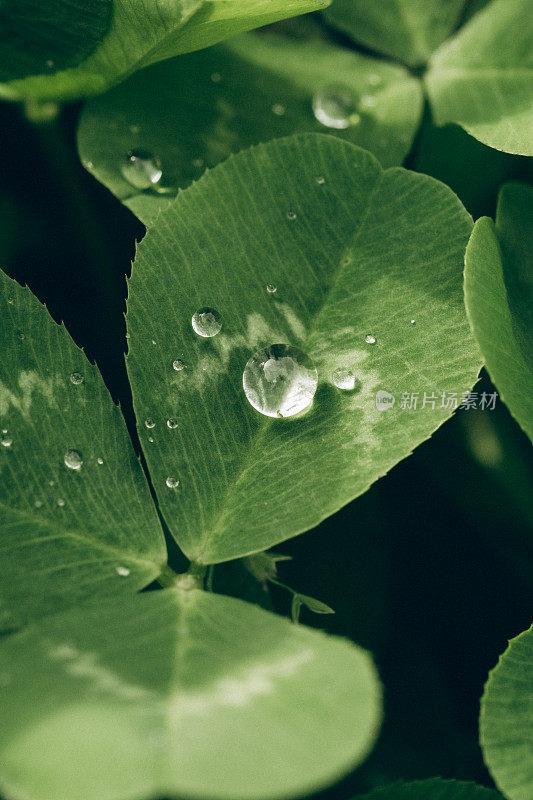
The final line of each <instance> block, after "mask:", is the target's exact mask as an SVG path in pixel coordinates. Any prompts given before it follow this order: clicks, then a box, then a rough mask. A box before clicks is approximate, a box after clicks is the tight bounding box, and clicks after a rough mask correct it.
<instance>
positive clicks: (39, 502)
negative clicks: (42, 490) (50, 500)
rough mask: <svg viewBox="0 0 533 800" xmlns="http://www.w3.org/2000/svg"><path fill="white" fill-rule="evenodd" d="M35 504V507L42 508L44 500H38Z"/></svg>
mask: <svg viewBox="0 0 533 800" xmlns="http://www.w3.org/2000/svg"><path fill="white" fill-rule="evenodd" d="M33 505H34V506H35V508H42V505H43V501H42V500H36V501H35V503H34V504H33Z"/></svg>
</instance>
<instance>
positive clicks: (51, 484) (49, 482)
mask: <svg viewBox="0 0 533 800" xmlns="http://www.w3.org/2000/svg"><path fill="white" fill-rule="evenodd" d="M55 484H56V482H55V481H48V486H55Z"/></svg>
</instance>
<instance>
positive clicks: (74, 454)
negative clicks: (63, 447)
mask: <svg viewBox="0 0 533 800" xmlns="http://www.w3.org/2000/svg"><path fill="white" fill-rule="evenodd" d="M65 466H67V467H68V468H69V469H81V468H82V466H83V458H82V457H81V453H78V451H77V450H67V452H66V453H65Z"/></svg>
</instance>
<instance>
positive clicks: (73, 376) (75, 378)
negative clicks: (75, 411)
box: [70, 372, 85, 386]
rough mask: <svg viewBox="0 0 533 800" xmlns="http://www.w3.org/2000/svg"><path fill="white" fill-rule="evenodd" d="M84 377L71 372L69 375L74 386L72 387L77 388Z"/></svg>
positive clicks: (79, 373)
mask: <svg viewBox="0 0 533 800" xmlns="http://www.w3.org/2000/svg"><path fill="white" fill-rule="evenodd" d="M84 380H85V379H84V377H83V375H82V374H81V372H71V373H70V382H71V383H73V384H74V386H79V385H80V383H83V381H84Z"/></svg>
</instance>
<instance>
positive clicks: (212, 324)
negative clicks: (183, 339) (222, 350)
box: [191, 307, 222, 339]
mask: <svg viewBox="0 0 533 800" xmlns="http://www.w3.org/2000/svg"><path fill="white" fill-rule="evenodd" d="M191 324H192V327H193V330H194V332H195V333H197V334H198V336H203V337H204V339H210V338H211V337H212V336H216V335H217V333H218V332H219V331H220V329H221V328H222V317H221V316H220V314H219V313H218V311H217V310H216V309H214V308H208V307H206V308H199V309H198V311H195V312H194V314H193V316H192V320H191Z"/></svg>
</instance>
